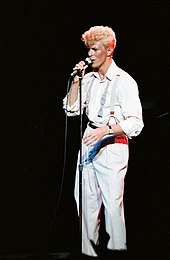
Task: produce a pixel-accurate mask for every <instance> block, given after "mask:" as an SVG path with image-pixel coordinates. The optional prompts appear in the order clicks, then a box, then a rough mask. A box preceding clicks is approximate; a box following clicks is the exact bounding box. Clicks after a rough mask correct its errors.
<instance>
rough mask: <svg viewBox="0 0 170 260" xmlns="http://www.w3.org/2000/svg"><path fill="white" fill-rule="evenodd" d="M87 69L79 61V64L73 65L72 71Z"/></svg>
mask: <svg viewBox="0 0 170 260" xmlns="http://www.w3.org/2000/svg"><path fill="white" fill-rule="evenodd" d="M87 67H88V65H86V64H85V62H84V61H80V62H79V63H77V64H76V65H75V67H74V68H73V70H85V69H86V68H87Z"/></svg>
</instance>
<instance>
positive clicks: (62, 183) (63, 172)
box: [47, 75, 72, 243]
mask: <svg viewBox="0 0 170 260" xmlns="http://www.w3.org/2000/svg"><path fill="white" fill-rule="evenodd" d="M71 79H72V76H71V75H70V77H69V79H68V82H67V89H66V97H67V100H66V110H67V105H68V92H69V87H70V83H71ZM67 118H68V116H67V112H66V111H65V131H64V153H63V170H62V178H61V185H60V190H59V195H58V201H57V205H56V207H55V211H54V215H53V219H52V223H51V225H50V228H49V232H48V235H47V243H48V242H49V239H50V234H51V231H52V228H53V226H54V223H55V219H56V215H57V212H58V210H59V207H60V202H61V197H62V192H63V185H64V178H65V170H66V158H67V156H66V155H67V129H68V127H67V126H68V119H67Z"/></svg>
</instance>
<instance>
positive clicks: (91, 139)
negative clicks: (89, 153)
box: [83, 133, 98, 146]
mask: <svg viewBox="0 0 170 260" xmlns="http://www.w3.org/2000/svg"><path fill="white" fill-rule="evenodd" d="M97 141H98V137H97V136H96V135H94V134H93V133H90V134H88V135H86V136H85V137H84V138H83V142H84V144H86V145H89V146H92V145H94V144H95V143H97Z"/></svg>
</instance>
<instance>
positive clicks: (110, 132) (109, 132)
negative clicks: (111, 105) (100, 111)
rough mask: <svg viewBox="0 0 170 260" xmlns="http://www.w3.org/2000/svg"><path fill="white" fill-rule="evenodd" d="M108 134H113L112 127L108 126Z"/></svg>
mask: <svg viewBox="0 0 170 260" xmlns="http://www.w3.org/2000/svg"><path fill="white" fill-rule="evenodd" d="M107 130H108V134H113V129H112V127H111V125H107Z"/></svg>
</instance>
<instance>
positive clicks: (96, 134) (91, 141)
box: [83, 126, 108, 146]
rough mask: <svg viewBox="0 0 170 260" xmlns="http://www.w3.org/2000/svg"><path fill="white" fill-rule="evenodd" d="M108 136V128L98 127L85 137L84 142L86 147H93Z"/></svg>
mask: <svg viewBox="0 0 170 260" xmlns="http://www.w3.org/2000/svg"><path fill="white" fill-rule="evenodd" d="M106 134H108V127H107V126H103V127H98V128H96V129H93V130H92V131H90V132H89V133H88V134H87V135H85V136H84V137H83V142H84V144H86V145H89V146H93V145H95V144H96V143H97V142H98V141H99V140H101V139H102V138H103V136H105V135H106Z"/></svg>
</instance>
